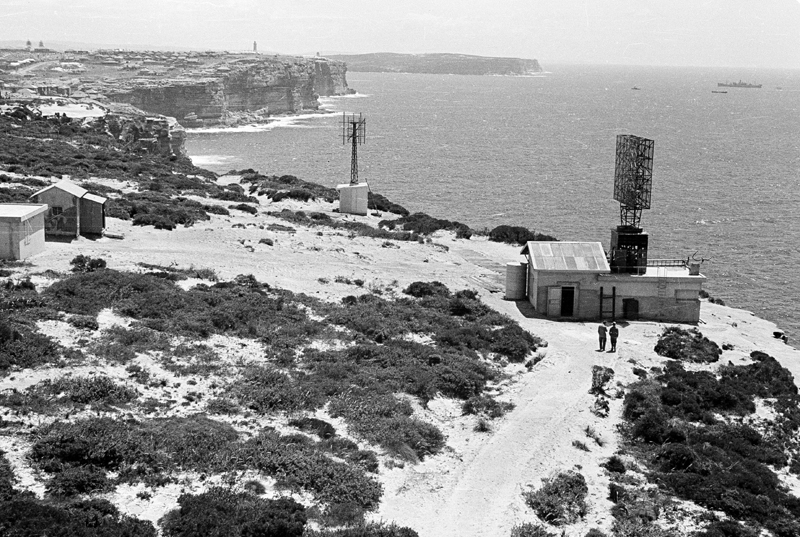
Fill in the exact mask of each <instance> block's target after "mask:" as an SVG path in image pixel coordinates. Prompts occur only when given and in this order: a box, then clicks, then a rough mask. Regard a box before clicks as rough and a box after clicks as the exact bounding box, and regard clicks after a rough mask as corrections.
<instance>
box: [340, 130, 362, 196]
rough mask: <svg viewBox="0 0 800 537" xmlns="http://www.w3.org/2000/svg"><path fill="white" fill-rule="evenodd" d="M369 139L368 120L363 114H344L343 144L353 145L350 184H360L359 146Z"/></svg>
mask: <svg viewBox="0 0 800 537" xmlns="http://www.w3.org/2000/svg"><path fill="white" fill-rule="evenodd" d="M366 139H367V118H365V117H363V116H362V115H361V114H358V116H356V115H355V114H350V115H347V114H342V144H344V145H347V144H348V143H350V144H351V145H352V149H351V153H350V184H351V185H357V184H358V146H359V145H361V144H363V143H364V142H365V141H366Z"/></svg>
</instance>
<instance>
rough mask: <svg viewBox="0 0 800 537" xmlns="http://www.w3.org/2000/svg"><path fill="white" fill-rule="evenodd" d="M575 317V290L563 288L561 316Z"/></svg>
mask: <svg viewBox="0 0 800 537" xmlns="http://www.w3.org/2000/svg"><path fill="white" fill-rule="evenodd" d="M573 315H575V288H574V287H562V288H561V316H562V317H572V316H573Z"/></svg>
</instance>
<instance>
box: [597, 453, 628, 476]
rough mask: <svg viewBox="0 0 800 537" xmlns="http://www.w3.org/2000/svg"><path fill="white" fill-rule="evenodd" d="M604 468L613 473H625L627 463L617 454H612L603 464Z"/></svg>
mask: <svg viewBox="0 0 800 537" xmlns="http://www.w3.org/2000/svg"><path fill="white" fill-rule="evenodd" d="M601 466H602V467H603V468H605V469H606V470H608V471H609V472H611V473H612V474H624V473H625V463H624V462H622V459H620V458H619V457H617V456H616V455H612V456H611V458H609V459H608V460H607V461H606V462H604V463H603V464H601Z"/></svg>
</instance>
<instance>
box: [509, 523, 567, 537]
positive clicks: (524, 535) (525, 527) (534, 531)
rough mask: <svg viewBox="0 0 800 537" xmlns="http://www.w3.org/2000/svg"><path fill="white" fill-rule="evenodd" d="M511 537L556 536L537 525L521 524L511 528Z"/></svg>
mask: <svg viewBox="0 0 800 537" xmlns="http://www.w3.org/2000/svg"><path fill="white" fill-rule="evenodd" d="M511 537H556V534H555V533H550V532H549V531H547V530H546V529H545V528H544V527H542V526H540V525H538V524H532V523H530V522H523V523H522V524H518V525H516V526H514V527H512V528H511Z"/></svg>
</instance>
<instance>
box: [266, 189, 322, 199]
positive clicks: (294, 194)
mask: <svg viewBox="0 0 800 537" xmlns="http://www.w3.org/2000/svg"><path fill="white" fill-rule="evenodd" d="M271 198H272V201H274V202H276V203H277V202H279V201H283V200H285V199H293V200H298V201H308V200H313V199H316V197H315V196H314V193H313V192H311V191H309V190H306V189H304V188H293V189H291V190H284V191H280V192H275V193H274V194H273V195H272V196H271Z"/></svg>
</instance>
